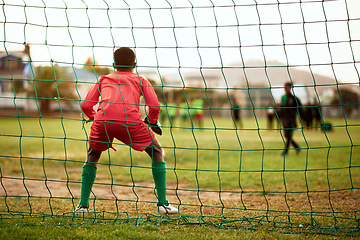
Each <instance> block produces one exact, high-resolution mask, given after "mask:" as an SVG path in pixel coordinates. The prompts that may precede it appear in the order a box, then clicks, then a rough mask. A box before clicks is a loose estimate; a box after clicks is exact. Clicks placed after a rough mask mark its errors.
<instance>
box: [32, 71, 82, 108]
mask: <svg viewBox="0 0 360 240" xmlns="http://www.w3.org/2000/svg"><path fill="white" fill-rule="evenodd" d="M66 73H67V70H66V69H64V68H61V67H59V66H57V65H54V66H53V67H52V66H38V67H36V68H35V80H34V81H33V82H31V84H30V87H29V88H28V89H27V95H28V97H34V98H36V100H37V101H38V103H39V106H40V111H41V113H43V114H46V113H49V112H50V106H51V103H52V102H54V100H61V101H65V103H66V104H70V103H71V102H72V101H71V100H77V99H78V97H77V95H76V94H75V93H76V92H75V83H74V82H73V80H72V79H69V77H68V76H67V74H66Z"/></svg>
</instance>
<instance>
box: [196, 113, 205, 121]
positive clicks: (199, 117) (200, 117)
mask: <svg viewBox="0 0 360 240" xmlns="http://www.w3.org/2000/svg"><path fill="white" fill-rule="evenodd" d="M195 117H196V119H198V120H202V119H203V118H204V114H202V113H195Z"/></svg>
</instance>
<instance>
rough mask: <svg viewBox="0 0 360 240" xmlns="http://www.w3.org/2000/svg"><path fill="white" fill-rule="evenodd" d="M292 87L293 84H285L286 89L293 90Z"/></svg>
mask: <svg viewBox="0 0 360 240" xmlns="http://www.w3.org/2000/svg"><path fill="white" fill-rule="evenodd" d="M292 86H293V84H292V83H291V82H286V83H285V84H284V87H285V88H292Z"/></svg>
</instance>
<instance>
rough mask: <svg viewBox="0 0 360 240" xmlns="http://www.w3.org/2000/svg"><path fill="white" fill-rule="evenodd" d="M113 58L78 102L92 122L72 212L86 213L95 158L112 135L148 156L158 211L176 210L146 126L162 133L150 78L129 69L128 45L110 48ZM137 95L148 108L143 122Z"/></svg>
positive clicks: (132, 64) (109, 143)
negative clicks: (105, 72)
mask: <svg viewBox="0 0 360 240" xmlns="http://www.w3.org/2000/svg"><path fill="white" fill-rule="evenodd" d="M114 62H115V63H114V68H115V70H116V72H114V73H111V74H109V75H106V76H102V77H100V78H99V81H98V83H96V84H95V85H94V86H92V88H91V89H90V90H89V92H88V93H87V95H86V97H85V99H84V100H83V101H82V102H81V109H82V111H83V112H84V114H85V115H86V116H87V117H88V118H89V120H91V121H93V124H92V126H91V131H90V136H89V145H90V146H89V150H88V155H87V159H86V161H85V165H84V166H83V170H82V175H81V199H80V203H79V205H78V207H77V208H76V210H75V213H76V214H86V213H88V210H89V196H90V192H91V189H92V185H93V183H94V181H95V177H96V170H97V167H96V165H97V162H98V161H99V159H100V156H101V152H103V151H105V150H107V149H108V148H113V146H112V142H113V140H114V138H116V139H118V140H120V141H121V142H123V143H125V144H127V145H129V146H131V147H132V148H133V149H134V150H137V151H144V150H145V152H146V153H147V154H148V155H149V156H150V157H151V159H152V174H153V178H154V182H155V188H156V191H157V197H158V204H157V206H158V212H159V214H177V213H178V209H177V208H175V207H173V206H172V205H171V204H169V203H168V201H167V199H166V168H165V162H164V157H163V154H162V148H161V146H160V143H159V141H158V140H157V139H156V137H155V136H154V134H153V132H152V131H150V129H149V126H150V128H151V129H152V130H153V131H154V132H155V133H157V134H160V135H161V133H162V131H161V127H160V125H159V124H158V117H159V112H160V103H159V101H158V99H157V96H156V94H155V91H154V89H153V87H152V86H151V84H150V82H149V81H148V80H146V79H144V78H142V77H140V76H139V75H137V74H135V73H133V71H134V68H135V66H136V62H135V54H134V52H133V51H132V50H131V49H130V48H119V49H117V50H116V51H115V52H114ZM140 96H144V99H145V104H146V105H147V106H148V109H149V110H148V112H147V117H146V119H145V120H144V121H145V122H146V123H145V122H144V121H143V120H142V119H141V115H140V113H139V104H140ZM97 103H99V107H98V109H97V111H95V110H94V109H93V106H94V105H96V104H97ZM147 124H149V126H148V125H147ZM113 149H114V148H113ZM114 150H115V149H114Z"/></svg>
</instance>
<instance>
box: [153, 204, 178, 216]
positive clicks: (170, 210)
mask: <svg viewBox="0 0 360 240" xmlns="http://www.w3.org/2000/svg"><path fill="white" fill-rule="evenodd" d="M157 206H158V212H159V214H160V215H164V214H166V215H174V214H178V213H179V210H178V209H177V208H176V207H174V206H173V205H171V204H169V205H167V206H166V205H165V204H163V203H158V205H157Z"/></svg>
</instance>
